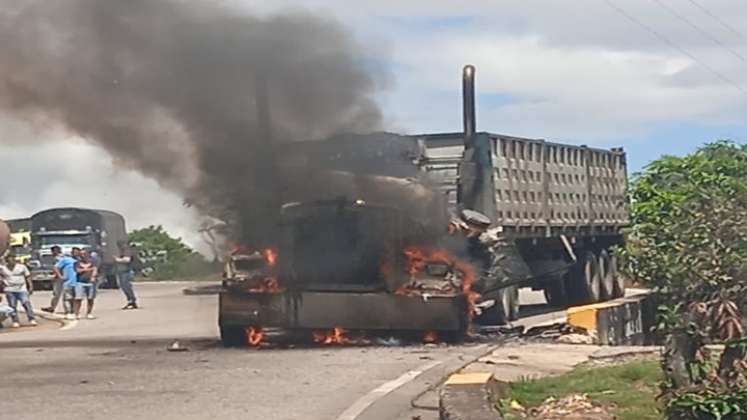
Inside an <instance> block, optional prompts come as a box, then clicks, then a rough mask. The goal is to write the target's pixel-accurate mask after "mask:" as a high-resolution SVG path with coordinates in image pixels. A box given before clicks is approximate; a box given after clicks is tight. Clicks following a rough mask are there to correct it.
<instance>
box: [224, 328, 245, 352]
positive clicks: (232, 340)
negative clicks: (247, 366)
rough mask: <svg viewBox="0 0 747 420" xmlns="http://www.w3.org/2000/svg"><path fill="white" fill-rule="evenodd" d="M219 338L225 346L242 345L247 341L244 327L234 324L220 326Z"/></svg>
mask: <svg viewBox="0 0 747 420" xmlns="http://www.w3.org/2000/svg"><path fill="white" fill-rule="evenodd" d="M220 339H221V341H222V342H223V345H224V346H225V347H244V346H246V343H247V341H246V340H247V338H246V329H245V328H241V327H236V326H226V325H221V326H220Z"/></svg>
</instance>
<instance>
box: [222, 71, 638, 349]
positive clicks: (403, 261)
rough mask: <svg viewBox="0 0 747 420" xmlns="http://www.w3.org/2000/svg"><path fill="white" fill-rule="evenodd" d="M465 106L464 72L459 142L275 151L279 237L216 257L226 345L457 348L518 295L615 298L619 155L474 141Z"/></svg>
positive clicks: (470, 112)
mask: <svg viewBox="0 0 747 420" xmlns="http://www.w3.org/2000/svg"><path fill="white" fill-rule="evenodd" d="M474 98H475V96H474V68H473V67H472V66H467V67H465V69H464V73H463V112H464V130H463V131H462V132H457V133H441V134H423V135H410V136H402V135H397V134H391V133H374V134H369V135H343V136H337V137H334V138H329V139H325V140H321V141H309V142H301V143H294V144H293V147H292V148H287V150H285V151H284V152H283V153H278V154H276V155H277V156H283V158H282V159H279V161H278V162H275V164H276V165H275V166H276V167H275V168H274V170H276V171H277V173H278V174H280V175H281V176H280V178H282V179H283V180H284V183H285V185H282V186H275V187H276V188H275V189H274V190H273V199H274V200H276V201H277V203H278V210H277V217H276V218H275V219H274V220H272V221H271V223H272V224H273V225H274V227H273V229H274V230H275V232H276V234H275V235H274V236H275V238H276V240H275V243H273V244H271V245H270V246H269V247H267V248H266V249H257V250H254V252H246V251H241V252H237V253H235V254H234V255H232V256H231V258H229V260H228V262H227V264H226V272H225V280H224V290H223V291H222V293H221V295H220V303H219V326H220V331H221V337H222V340H223V342H224V343H225V344H227V345H243V344H246V343H249V344H252V345H257V344H259V343H261V342H262V340H264V339H265V336H266V332H267V331H269V330H271V329H282V330H286V331H291V332H294V333H298V334H306V335H308V336H309V337H310V338H312V339H314V340H315V341H318V342H339V341H340V340H341V337H342V336H343V335H344V332H346V331H387V332H404V333H419V334H423V336H424V337H426V338H427V337H432V336H434V335H438V336H439V337H440V338H441V339H447V340H449V339H451V340H458V339H459V338H460V337H461V336H463V334H464V333H465V332H466V331H467V330H468V328H469V326H470V324H471V322H472V321H474V320H477V321H479V322H487V323H499V324H501V323H506V322H510V321H512V320H515V319H516V318H517V317H518V312H519V299H518V288H519V287H531V288H533V289H535V290H543V291H544V293H545V296H546V298H547V301H548V302H549V303H550V304H551V305H557V306H563V305H569V304H570V305H573V304H581V303H590V302H598V301H603V300H608V299H612V298H615V297H619V296H622V295H624V288H625V286H624V282H623V280H622V278H621V277H620V276H619V275H618V273H617V261H616V258H615V255H614V253H613V252H612V251H611V248H613V247H615V246H617V245H620V244H622V243H623V236H622V233H621V229H622V228H623V227H624V226H625V225H626V224H627V221H628V213H627V203H626V201H625V188H626V184H627V170H626V161H625V154H624V152H623V151H622V149H612V150H602V149H594V148H590V147H586V146H572V145H565V144H559V143H551V142H547V141H545V140H541V139H528V138H518V137H511V136H505V135H500V134H492V133H485V132H477V131H476V130H475V111H474ZM273 146H277V145H273ZM280 146H281V147H282V145H280Z"/></svg>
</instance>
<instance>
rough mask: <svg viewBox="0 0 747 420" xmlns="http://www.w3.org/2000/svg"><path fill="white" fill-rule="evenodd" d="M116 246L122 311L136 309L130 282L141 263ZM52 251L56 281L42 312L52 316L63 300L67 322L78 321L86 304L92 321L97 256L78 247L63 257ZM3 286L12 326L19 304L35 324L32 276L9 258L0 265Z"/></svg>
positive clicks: (16, 320) (124, 245) (56, 248)
mask: <svg viewBox="0 0 747 420" xmlns="http://www.w3.org/2000/svg"><path fill="white" fill-rule="evenodd" d="M118 245H119V255H118V256H116V257H115V258H114V261H115V267H116V275H117V281H118V283H119V287H120V289H121V290H122V292H123V293H124V295H125V298H126V299H127V303H126V305H125V306H124V307H123V308H122V309H137V308H138V305H137V298H136V296H135V292H134V290H133V287H132V281H133V279H134V277H135V271H136V270H137V269H138V264H139V261H140V260H139V258H138V256H137V254H136V251H135V250H134V249H132V248H130V247H129V246H128V244H127V243H126V242H122V243H120V244H118ZM51 252H52V255H53V257H54V258H55V260H56V263H55V265H54V274H55V280H54V281H53V286H52V299H51V301H50V304H49V306H47V307H44V308H42V311H45V312H49V313H54V312H55V310H56V308H57V306H58V305H59V302H60V300H62V302H63V309H64V311H65V317H66V318H67V319H69V320H74V319H80V318H81V310H82V309H83V304H84V301H85V309H86V310H85V317H86V318H87V319H93V318H94V316H93V308H94V302H95V300H96V294H97V292H98V285H99V280H100V276H99V275H100V274H101V273H100V271H99V269H100V266H101V264H100V263H101V261H100V259H99V256H98V255H97V254H96V253H95V252H89V251H88V250H86V249H81V248H77V247H76V248H72V250H71V253H70V255H65V254H63V253H62V249H61V248H60V247H59V246H53V247H52V248H51ZM3 285H4V291H5V295H6V297H7V300H8V305H6V306H5V311H7V312H9V313H8V315H9V316H10V317H11V318H12V321H13V324H12V326H13V327H19V326H20V323H19V318H18V312H17V306H18V303H20V304H21V305H22V306H23V307H24V310H25V311H26V315H27V317H28V320H29V324H30V325H32V326H35V325H37V322H36V319H35V315H34V308H33V306H32V305H31V300H30V299H29V296H30V295H31V294H32V293H33V283H32V282H31V273H30V272H29V269H28V267H26V265H25V264H20V263H18V262H16V260H15V257H14V256H12V255H10V256H8V257H7V258H6V260H5V265H0V286H3ZM0 309H3V308H0ZM1 315H2V314H0V316H1ZM0 321H2V319H0Z"/></svg>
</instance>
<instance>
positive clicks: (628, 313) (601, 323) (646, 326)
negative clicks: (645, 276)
mask: <svg viewBox="0 0 747 420" xmlns="http://www.w3.org/2000/svg"><path fill="white" fill-rule="evenodd" d="M567 315H568V323H569V324H570V325H573V326H575V327H581V328H584V329H586V330H587V331H589V333H591V335H592V336H593V337H594V340H595V343H596V344H601V345H610V346H620V345H627V346H644V345H651V344H654V343H653V337H652V334H651V328H652V327H653V326H654V325H655V318H656V303H655V302H654V299H653V296H652V295H651V294H650V293H648V292H643V293H641V294H637V295H634V296H630V297H626V298H620V299H615V300H612V301H609V302H604V303H597V304H593V305H585V306H576V307H573V308H569V309H568V313H567Z"/></svg>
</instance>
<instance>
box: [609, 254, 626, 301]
mask: <svg viewBox="0 0 747 420" xmlns="http://www.w3.org/2000/svg"><path fill="white" fill-rule="evenodd" d="M610 273H611V274H612V282H613V284H614V286H615V287H614V294H613V296H614V298H615V299H617V298H621V297H624V296H625V278H624V277H623V276H622V275H621V274H620V273H619V272H618V270H617V255H615V254H614V253H613V254H612V255H610Z"/></svg>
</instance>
